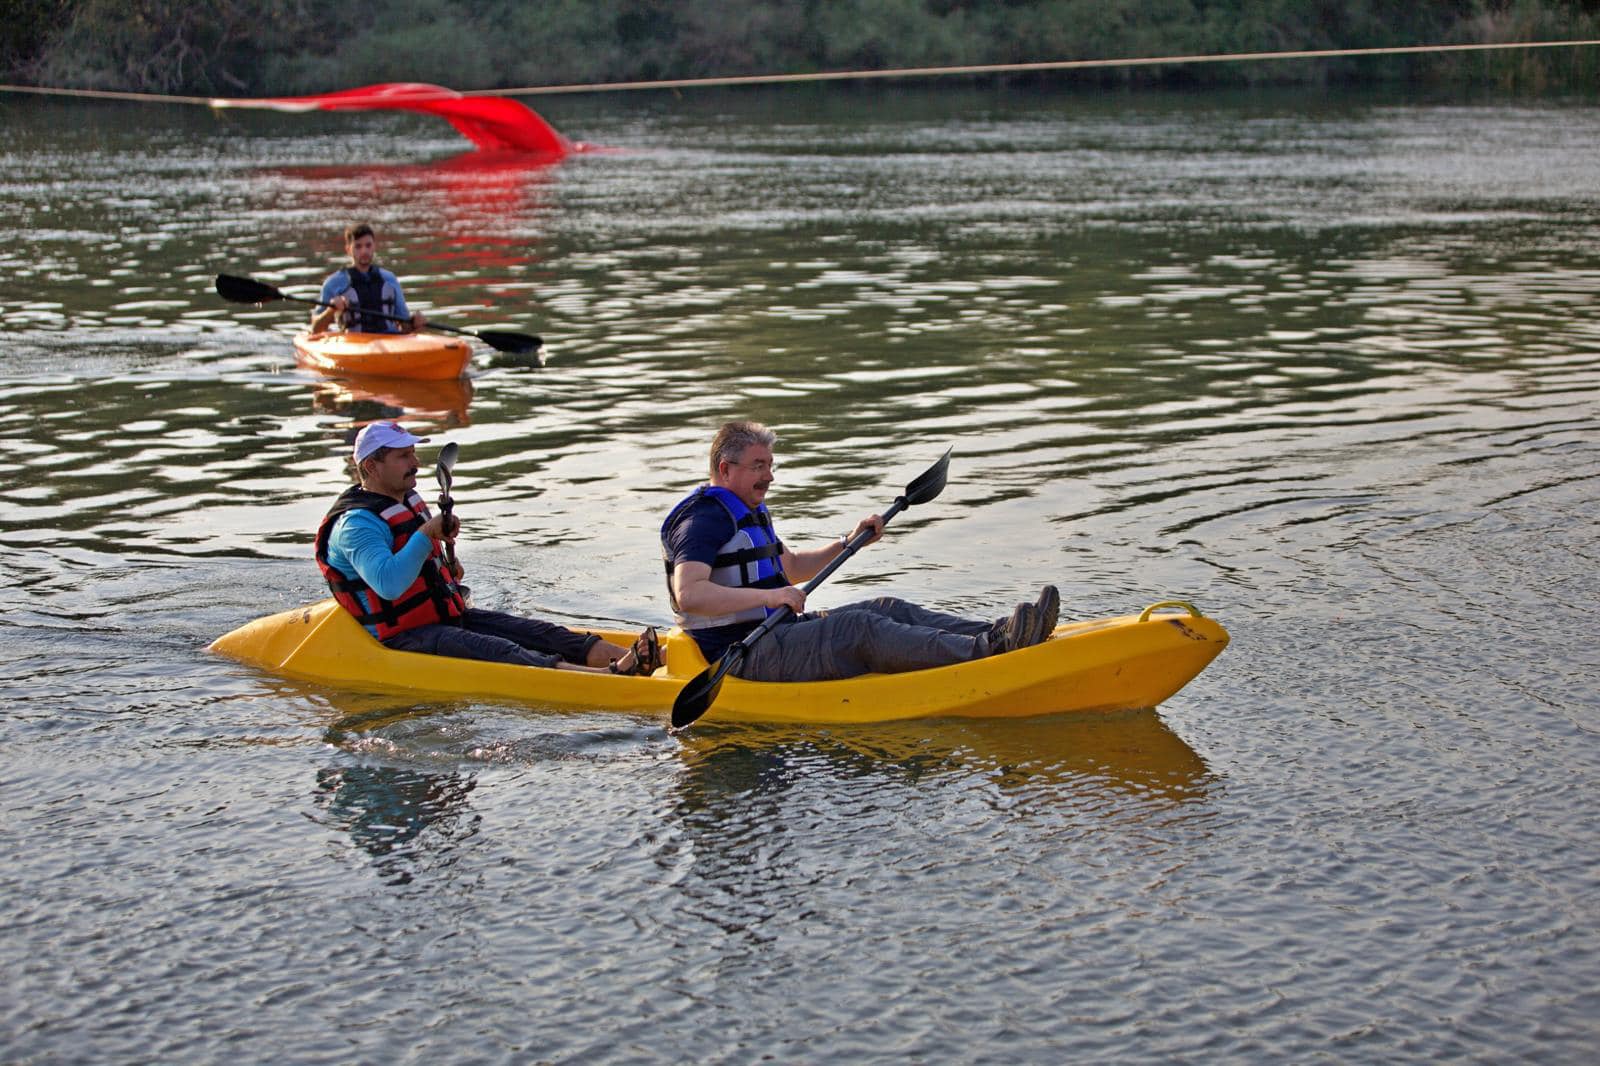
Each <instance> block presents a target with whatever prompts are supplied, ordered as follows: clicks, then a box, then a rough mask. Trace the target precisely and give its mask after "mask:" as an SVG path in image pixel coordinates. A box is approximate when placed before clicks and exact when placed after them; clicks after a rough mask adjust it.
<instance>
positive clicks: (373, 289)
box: [344, 267, 389, 333]
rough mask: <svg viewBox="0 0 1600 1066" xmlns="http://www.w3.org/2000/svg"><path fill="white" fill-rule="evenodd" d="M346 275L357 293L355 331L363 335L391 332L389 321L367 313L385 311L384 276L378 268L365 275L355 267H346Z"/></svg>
mask: <svg viewBox="0 0 1600 1066" xmlns="http://www.w3.org/2000/svg"><path fill="white" fill-rule="evenodd" d="M344 273H345V276H346V277H347V278H349V279H350V287H351V288H352V289H354V290H355V291H356V308H355V309H356V312H357V314H358V317H357V318H356V319H355V320H354V324H355V329H356V330H358V331H359V332H361V333H387V332H389V323H388V322H387V320H385V319H382V318H379V317H377V316H376V315H369V314H367V313H366V312H368V311H382V310H384V306H383V274H381V273H380V272H379V271H378V268H377V267H373V268H372V269H371V270H369V271H366V272H365V273H363V272H362V271H359V270H357V269H356V268H355V267H345V268H344Z"/></svg>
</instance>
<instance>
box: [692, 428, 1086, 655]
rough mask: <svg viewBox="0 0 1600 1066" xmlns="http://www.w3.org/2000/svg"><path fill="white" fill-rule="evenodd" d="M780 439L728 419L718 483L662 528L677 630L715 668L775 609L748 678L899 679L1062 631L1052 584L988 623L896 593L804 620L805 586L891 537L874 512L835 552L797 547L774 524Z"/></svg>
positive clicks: (714, 458)
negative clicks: (854, 547) (846, 556)
mask: <svg viewBox="0 0 1600 1066" xmlns="http://www.w3.org/2000/svg"><path fill="white" fill-rule="evenodd" d="M775 443H777V434H775V433H774V432H773V431H772V430H770V429H768V428H767V427H766V426H764V425H762V424H761V423H759V422H729V423H727V424H725V425H724V426H723V427H722V428H721V429H720V430H718V431H717V435H716V439H715V440H713V441H712V444H711V480H710V481H709V482H708V483H707V484H704V485H701V486H700V487H699V488H697V489H695V491H694V492H692V493H690V494H689V496H687V497H686V498H685V499H683V500H682V501H681V502H679V503H678V505H677V506H676V507H674V508H673V509H672V512H671V513H670V514H669V515H668V516H667V519H666V521H665V522H664V523H663V524H662V526H661V551H662V557H663V559H665V561H666V565H667V594H668V596H669V597H670V598H671V601H672V610H673V612H674V613H675V614H676V615H677V620H678V624H679V625H680V626H682V627H683V629H684V630H685V631H686V632H688V633H689V634H690V635H691V636H693V637H694V639H695V643H697V644H698V645H699V646H700V650H701V651H702V652H703V653H704V654H705V657H706V661H707V662H716V661H717V660H718V659H720V658H721V657H722V655H723V653H724V652H726V651H727V650H728V648H729V647H731V646H732V645H734V644H736V643H738V642H739V641H741V640H743V639H744V638H745V637H746V636H747V635H749V634H750V633H751V632H752V631H753V630H754V629H755V628H756V627H757V626H758V625H760V624H761V623H762V622H763V621H764V620H765V619H766V617H767V616H768V614H769V613H771V612H773V611H775V610H781V609H782V608H785V607H787V608H789V610H791V611H793V612H794V613H793V615H790V616H788V617H787V618H786V619H785V620H784V621H783V622H780V623H779V624H777V625H776V626H775V627H774V628H773V629H772V631H771V633H770V634H769V635H768V636H767V637H766V638H765V639H761V640H758V641H756V642H755V643H754V644H753V645H751V646H750V647H749V648H748V650H747V651H746V652H745V654H744V656H743V658H742V659H741V660H740V662H739V664H738V665H737V666H735V667H734V668H733V670H732V673H733V674H735V675H736V676H738V677H742V678H745V679H746V680H750V681H832V680H836V679H839V678H845V677H855V676H857V675H858V674H866V673H885V674H892V673H901V672H903V671H907V670H923V669H927V668H930V667H935V666H948V665H950V664H952V663H960V662H968V661H970V660H973V659H983V658H987V657H988V656H990V655H999V654H1001V653H1002V652H1007V651H1014V650H1016V649H1018V648H1026V647H1030V646H1032V645H1034V644H1038V643H1040V642H1042V641H1044V640H1046V639H1048V638H1049V636H1050V634H1051V633H1052V632H1053V631H1054V629H1055V627H1056V619H1057V615H1058V613H1059V610H1060V596H1059V594H1058V593H1057V592H1056V589H1055V586H1053V585H1046V586H1045V587H1044V589H1043V590H1042V591H1041V592H1040V594H1039V599H1038V602H1036V603H1022V604H1018V605H1017V607H1016V610H1014V611H1013V612H1012V613H1011V616H1010V617H1009V618H1002V619H997V620H995V621H992V622H991V621H978V620H973V619H966V618H958V617H956V616H954V615H948V614H941V613H939V612H937V611H931V610H928V609H927V608H925V607H919V606H918V605H917V604H914V603H908V602H906V601H905V600H900V599H895V598H894V597H891V596H881V597H878V598H877V599H872V600H864V601H861V602H859V603H851V604H847V605H846V606H844V607H837V608H834V609H833V610H830V611H816V612H812V613H810V614H807V613H804V612H805V606H806V594H805V591H804V590H803V589H801V588H799V587H797V586H796V585H794V584H793V582H796V581H799V582H804V581H807V580H809V579H810V578H812V577H814V576H815V575H816V574H817V573H819V572H820V571H821V570H822V569H823V568H824V567H826V566H827V565H828V563H829V562H831V561H832V560H833V559H834V558H835V557H836V556H837V555H839V554H840V553H841V552H843V551H844V550H845V545H846V544H847V543H848V542H849V541H850V539H851V538H853V537H855V536H856V535H857V534H860V533H863V532H870V539H869V540H868V541H866V543H867V544H872V543H876V542H877V540H878V538H879V537H881V536H882V535H883V519H882V518H881V517H880V516H878V515H869V516H868V517H866V518H863V519H862V520H861V521H859V522H857V523H856V525H855V528H854V529H853V530H852V531H851V532H850V533H847V534H845V535H844V536H841V537H839V538H838V539H837V540H835V541H833V542H832V543H831V544H828V545H827V546H825V547H822V548H817V549H814V550H812V551H793V550H791V549H790V548H788V547H786V546H785V545H784V543H783V541H781V540H779V539H778V535H777V533H776V532H774V530H773V527H772V519H771V517H770V515H769V514H768V512H767V507H766V502H765V501H766V497H767V490H768V488H770V487H771V485H772V481H773V477H774V474H775V472H776V470H777V465H776V464H775V463H774V462H773V455H772V446H773V445H774V444H775Z"/></svg>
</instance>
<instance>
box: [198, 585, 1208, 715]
mask: <svg viewBox="0 0 1600 1066" xmlns="http://www.w3.org/2000/svg"><path fill="white" fill-rule="evenodd" d="M1165 608H1178V609H1181V610H1182V611H1183V613H1182V614H1174V613H1166V612H1165V611H1164V610H1163V609H1165ZM1158 611H1160V612H1162V613H1157V612H1158ZM600 632H601V635H602V636H604V637H606V638H607V639H609V640H612V641H615V642H616V643H618V644H621V645H623V646H624V647H625V646H627V645H628V643H629V642H631V641H632V640H633V639H634V637H635V636H636V634H633V633H621V632H606V631H600ZM662 645H663V647H664V649H665V650H666V654H667V665H666V666H664V667H662V668H661V669H660V670H658V671H656V673H655V674H654V675H653V676H651V677H615V676H612V675H610V674H590V673H583V672H580V671H575V670H543V669H538V668H536V667H528V666H513V665H510V664H507V663H485V662H477V661H475V660H471V659H450V658H445V657H443V656H437V655H420V654H417V653H415V652H403V651H392V650H390V649H388V648H386V647H384V646H383V645H382V644H380V643H378V641H376V640H375V639H373V637H372V636H371V635H369V634H368V633H367V631H366V630H365V629H363V628H362V627H361V626H360V625H359V624H358V623H357V622H356V620H355V619H354V618H352V617H351V616H350V614H349V613H348V612H346V611H345V610H344V609H343V608H341V607H340V606H339V605H338V604H336V603H335V602H334V601H333V600H332V599H327V600H323V601H321V602H319V603H315V604H312V605H310V606H308V607H301V608H298V609H296V610H293V611H284V612H283V613H281V614H275V615H271V616H269V617H266V618H260V619H257V620H256V621H254V622H250V623H247V624H246V625H243V626H241V627H240V628H238V629H236V630H234V631H233V632H231V633H228V634H226V635H225V636H222V637H219V638H217V640H216V641H214V642H213V643H212V644H211V650H212V651H215V652H219V653H221V654H223V655H226V656H229V657H230V658H234V659H238V660H239V661H241V662H245V663H249V664H251V665H253V666H258V667H261V668H263V669H265V670H269V671H272V672H273V673H277V674H282V675H284V676H287V677H292V678H298V679H300V680H304V681H314V682H320V683H323V684H329V685H336V686H339V687H344V688H360V689H377V690H384V691H395V690H400V691H405V692H415V693H426V694H428V695H435V696H444V697H468V698H477V699H491V700H511V701H517V702H523V703H535V704H542V705H546V706H557V707H577V708H584V709H590V710H617V711H632V712H638V713H648V714H657V713H665V712H667V711H669V710H670V709H671V707H672V702H673V700H674V699H675V698H676V697H677V695H678V692H679V690H680V689H682V688H683V686H684V684H685V683H686V682H688V681H689V680H690V679H691V678H693V677H694V676H695V675H696V674H698V673H700V672H701V671H702V670H704V669H705V668H706V661H705V659H704V657H702V656H701V654H700V649H699V646H698V645H696V644H695V642H694V640H693V638H691V637H689V636H688V635H687V634H685V633H683V632H681V631H679V630H672V631H671V632H669V633H666V634H664V635H663V637H662ZM1227 646H1228V633H1227V631H1226V630H1225V629H1223V628H1222V626H1220V625H1218V624H1217V623H1216V622H1214V621H1212V620H1211V619H1209V618H1206V617H1204V616H1202V615H1201V614H1200V612H1199V611H1197V610H1195V609H1194V607H1192V606H1190V605H1189V604H1186V603H1179V602H1176V601H1173V602H1168V603H1160V604H1156V605H1155V606H1153V607H1149V608H1147V609H1146V610H1145V611H1143V612H1142V613H1141V614H1138V615H1128V616H1125V617H1120V618H1101V619H1096V620H1093V621H1085V622H1069V623H1067V624H1065V625H1061V626H1057V627H1056V630H1055V633H1054V635H1053V636H1052V637H1051V638H1050V639H1049V640H1047V641H1045V642H1044V643H1043V644H1038V645H1035V646H1034V647H1031V648H1023V649H1021V650H1019V651H1014V652H1010V653H1008V654H1005V655H997V656H994V657H992V658H988V659H979V660H976V661H973V662H967V663H957V664H956V665H954V666H942V667H939V668H938V669H934V670H917V671H914V672H911V673H903V674H867V675H865V676H862V677H853V678H849V679H847V680H844V681H811V682H804V683H793V684H788V683H783V684H780V683H772V682H758V681H743V680H740V679H739V678H737V677H729V678H727V680H726V681H725V682H724V684H723V686H722V690H721V693H720V694H719V695H718V697H717V701H716V703H715V704H713V705H712V707H711V709H710V710H709V711H708V712H707V714H706V717H707V718H713V719H721V720H726V721H750V722H795V723H864V722H885V721H892V720H895V719H902V718H929V717H969V718H1016V717H1023V716H1027V715H1040V714H1059V713H1063V712H1067V711H1102V712H1103V711H1123V710H1137V709H1140V708H1145V707H1154V706H1156V705H1157V704H1159V703H1161V702H1162V701H1163V700H1165V699H1167V698H1168V697H1169V696H1171V695H1172V694H1173V693H1175V692H1177V691H1178V690H1179V689H1181V688H1182V687H1183V686H1184V685H1186V684H1188V683H1189V682H1190V681H1191V680H1192V679H1193V678H1194V677H1195V675H1197V674H1198V673H1200V671H1201V670H1204V669H1205V668H1206V666H1207V664H1209V663H1210V662H1211V660H1212V659H1215V658H1216V657H1217V655H1218V654H1220V653H1221V651H1222V649H1223V648H1225V647H1227Z"/></svg>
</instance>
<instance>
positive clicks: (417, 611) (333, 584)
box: [317, 485, 467, 640]
mask: <svg viewBox="0 0 1600 1066" xmlns="http://www.w3.org/2000/svg"><path fill="white" fill-rule="evenodd" d="M347 511H371V512H372V513H373V514H375V515H377V516H378V517H379V518H381V519H383V520H384V521H385V522H387V523H388V524H389V531H390V532H391V533H392V534H393V536H394V550H395V551H399V550H400V549H401V548H403V547H404V546H405V544H406V541H408V540H410V539H411V537H412V536H413V535H415V533H416V532H417V530H419V529H421V528H422V525H423V523H425V522H427V520H428V517H429V515H428V505H427V504H425V503H423V501H422V497H421V496H419V495H418V494H417V492H416V490H412V491H411V492H409V493H407V494H406V498H405V501H404V502H397V501H396V500H395V499H394V497H392V496H385V495H383V494H382V493H379V492H368V491H367V490H366V489H363V488H362V487H361V486H360V485H352V486H350V487H349V488H348V489H346V490H344V492H342V493H341V494H340V495H339V498H338V499H337V500H335V501H333V506H332V507H330V508H329V509H328V513H327V514H326V515H325V516H323V519H322V524H321V525H320V526H318V527H317V568H318V569H319V570H321V571H322V576H323V577H324V578H326V579H327V582H328V588H330V589H331V590H333V598H334V599H335V600H337V601H338V602H339V605H340V606H342V607H343V608H344V609H345V610H347V611H349V612H350V613H351V614H353V615H355V618H356V621H358V622H360V623H361V624H362V625H364V626H367V627H368V628H369V629H372V630H374V631H375V632H376V633H377V635H378V639H379V640H388V639H389V638H390V637H392V636H394V635H395V634H396V633H404V632H405V631H406V630H408V629H415V628H416V627H418V626H425V625H433V624H436V623H439V622H453V621H455V620H456V619H458V618H460V617H461V615H462V614H463V613H464V612H465V611H466V609H467V606H466V603H465V601H463V600H462V598H461V591H460V590H459V589H458V588H457V587H456V583H455V581H454V580H453V578H452V576H451V575H450V573H449V571H448V570H446V569H445V565H444V549H443V547H442V546H441V545H439V544H435V545H434V546H433V550H432V552H430V553H429V555H428V558H427V559H426V560H425V561H424V562H423V564H422V571H421V572H420V573H419V574H417V578H416V580H415V581H413V582H411V584H410V586H408V587H407V588H406V590H405V592H403V593H401V594H400V598H399V599H397V600H386V599H384V598H383V597H382V596H379V595H378V594H377V592H375V591H373V589H372V587H371V586H369V585H368V584H367V583H366V582H365V581H363V580H361V578H360V577H353V578H351V577H346V576H345V575H344V574H343V572H341V571H340V570H339V568H338V567H335V566H333V565H331V564H330V563H329V562H328V539H329V538H330V537H331V536H332V535H333V525H334V523H335V522H337V521H338V519H339V516H340V515H342V514H344V513H345V512H347Z"/></svg>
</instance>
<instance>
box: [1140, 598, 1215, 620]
mask: <svg viewBox="0 0 1600 1066" xmlns="http://www.w3.org/2000/svg"><path fill="white" fill-rule="evenodd" d="M1163 607H1182V608H1183V609H1184V610H1185V611H1188V612H1189V613H1190V614H1192V615H1194V616H1195V617H1196V618H1204V617H1205V615H1203V614H1201V613H1200V608H1198V607H1196V606H1195V605H1194V604H1192V603H1190V602H1189V601H1188V600H1162V601H1161V602H1160V603H1152V604H1151V605H1150V606H1148V607H1146V608H1145V609H1144V613H1143V614H1141V615H1140V616H1139V621H1141V622H1148V621H1150V615H1151V614H1153V613H1154V612H1156V611H1159V610H1161V608H1163Z"/></svg>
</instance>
